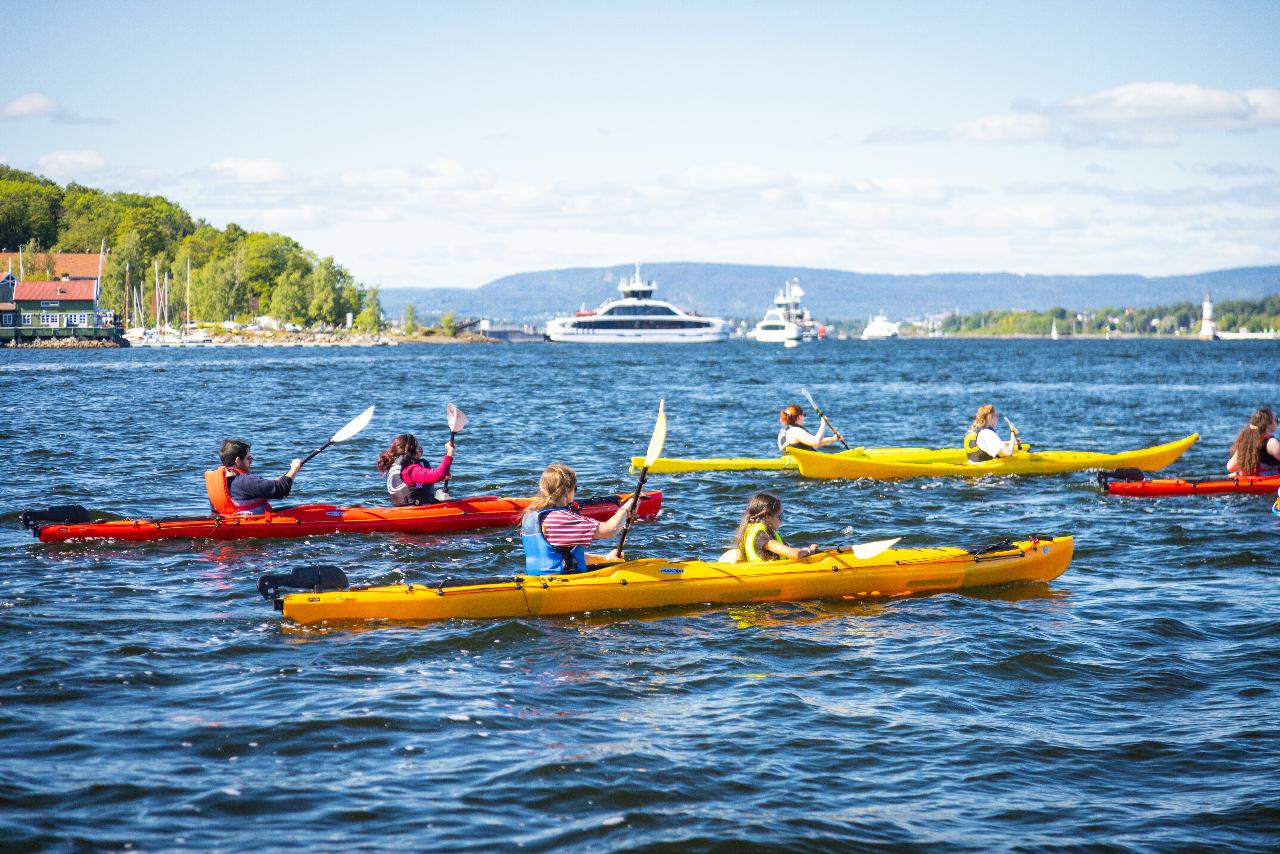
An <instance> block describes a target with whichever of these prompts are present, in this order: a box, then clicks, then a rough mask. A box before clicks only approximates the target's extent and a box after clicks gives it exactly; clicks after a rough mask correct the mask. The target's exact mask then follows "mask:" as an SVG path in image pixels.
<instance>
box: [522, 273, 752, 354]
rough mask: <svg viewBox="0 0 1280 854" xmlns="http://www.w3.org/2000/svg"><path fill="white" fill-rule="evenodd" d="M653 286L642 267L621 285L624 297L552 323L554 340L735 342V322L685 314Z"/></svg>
mask: <svg viewBox="0 0 1280 854" xmlns="http://www.w3.org/2000/svg"><path fill="white" fill-rule="evenodd" d="M655 287H657V286H656V285H655V284H654V283H653V282H651V281H650V282H646V281H643V280H642V279H641V278H640V265H639V264H636V271H635V274H634V275H633V276H632V277H631V279H629V280H627V281H623V282H620V283H619V284H618V290H619V291H620V292H621V293H622V296H621V297H615V298H614V299H610V300H605V301H604V302H603V303H601V304H600V307H599V308H597V309H596V310H595V311H586V310H585V309H584V310H582V311H579V312H578V313H577V314H576V315H574V316H573V317H557V318H555V319H553V320H549V321H547V338H548V339H550V340H551V341H558V342H564V343H569V342H574V343H579V342H580V343H588V344H700V343H706V342H711V341H727V340H728V339H729V321H727V320H725V319H724V318H720V317H702V316H700V315H696V314H690V313H688V312H685V311H681V310H680V309H678V308H676V307H675V306H674V305H672V304H671V303H669V302H665V301H663V300H657V299H654V298H653V289H654V288H655Z"/></svg>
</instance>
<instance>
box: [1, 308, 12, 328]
mask: <svg viewBox="0 0 1280 854" xmlns="http://www.w3.org/2000/svg"><path fill="white" fill-rule="evenodd" d="M0 323H3V324H4V325H5V326H13V312H11V311H6V312H5V313H4V317H0Z"/></svg>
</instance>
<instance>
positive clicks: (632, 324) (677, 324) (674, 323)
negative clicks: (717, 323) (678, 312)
mask: <svg viewBox="0 0 1280 854" xmlns="http://www.w3.org/2000/svg"><path fill="white" fill-rule="evenodd" d="M710 325H711V324H710V323H708V322H707V321H705V320H591V321H582V320H579V321H575V322H574V323H573V328H574V329H582V330H584V331H590V330H592V329H706V328H707V327H708V326H710Z"/></svg>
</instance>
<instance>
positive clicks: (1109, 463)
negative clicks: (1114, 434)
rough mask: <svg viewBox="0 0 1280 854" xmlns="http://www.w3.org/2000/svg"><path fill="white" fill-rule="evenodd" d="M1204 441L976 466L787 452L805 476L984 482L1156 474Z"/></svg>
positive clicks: (1026, 456) (1047, 454)
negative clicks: (1126, 471) (1003, 477)
mask: <svg viewBox="0 0 1280 854" xmlns="http://www.w3.org/2000/svg"><path fill="white" fill-rule="evenodd" d="M1199 438H1200V435H1199V434H1198V433H1192V434H1191V435H1190V436H1187V437H1186V438H1185V439H1179V440H1178V441H1176V442H1169V443H1167V444H1164V445H1156V446H1155V447H1151V448H1143V449H1140V450H1136V451H1124V452H1122V453H1118V454H1102V453H1093V452H1089V451H1038V452H1019V453H1017V454H1014V455H1013V456H1012V457H1001V458H1000V459H995V460H987V461H986V462H983V463H970V462H966V461H964V460H963V458H962V459H961V461H956V462H951V461H947V462H942V461H936V460H935V461H928V462H926V461H921V460H907V459H891V458H872V457H866V456H863V457H844V456H841V455H838V454H820V453H816V452H814V451H806V450H801V449H799V448H789V449H788V450H787V453H788V454H790V455H791V456H792V457H793V458H794V459H795V461H796V465H797V466H798V467H799V469H800V473H801V474H803V475H804V476H805V477H817V478H837V477H839V478H858V477H868V478H874V479H877V480H891V479H895V478H905V477H948V476H958V477H982V476H983V475H988V474H1061V473H1063V472H1071V471H1083V470H1085V469H1115V468H1137V469H1141V470H1142V471H1156V470H1157V469H1162V468H1164V467H1165V466H1167V465H1169V464H1170V463H1172V462H1173V461H1174V460H1176V459H1177V458H1178V457H1180V456H1182V455H1183V454H1184V453H1185V452H1186V450H1187V448H1190V447H1191V446H1192V445H1193V444H1195V442H1196V440H1197V439H1199Z"/></svg>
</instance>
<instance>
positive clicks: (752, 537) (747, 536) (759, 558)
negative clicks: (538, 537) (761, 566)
mask: <svg viewBox="0 0 1280 854" xmlns="http://www.w3.org/2000/svg"><path fill="white" fill-rule="evenodd" d="M762 532H763V533H765V534H768V535H769V539H771V540H777V541H778V542H780V543H783V540H782V537H781V536H779V534H778V532H777V531H770V530H769V526H768V525H766V524H765V523H764V522H752V523H751V524H750V525H748V526H747V530H746V532H745V533H743V535H742V554H743V555H744V556H745V558H746V560H747V562H748V563H764V562H765V561H769V560H782V558H780V557H779V556H778V555H776V554H774V553H773V552H771V551H769V550H768V549H765V550H764V552H763V553H762V552H758V551H756V540H757V539H758V538H759V536H760V534H761V533H762ZM783 545H786V543H783Z"/></svg>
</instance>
